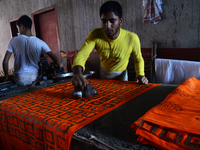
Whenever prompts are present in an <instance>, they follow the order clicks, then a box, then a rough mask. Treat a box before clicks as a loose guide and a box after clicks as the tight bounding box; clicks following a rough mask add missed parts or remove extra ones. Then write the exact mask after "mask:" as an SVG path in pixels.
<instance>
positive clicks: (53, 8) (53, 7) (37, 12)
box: [31, 5, 61, 59]
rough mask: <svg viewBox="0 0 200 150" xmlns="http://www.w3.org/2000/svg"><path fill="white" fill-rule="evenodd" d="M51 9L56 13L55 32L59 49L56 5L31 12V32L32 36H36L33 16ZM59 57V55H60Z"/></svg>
mask: <svg viewBox="0 0 200 150" xmlns="http://www.w3.org/2000/svg"><path fill="white" fill-rule="evenodd" d="M51 10H54V11H55V15H56V18H57V19H56V25H57V29H56V34H57V40H58V50H59V51H60V36H59V26H58V17H57V7H56V5H52V6H49V7H46V8H43V9H40V10H37V11H36V12H33V13H32V14H31V17H32V22H33V34H34V36H36V29H35V20H34V16H35V15H39V14H42V13H45V12H48V11H51ZM60 59H61V56H60Z"/></svg>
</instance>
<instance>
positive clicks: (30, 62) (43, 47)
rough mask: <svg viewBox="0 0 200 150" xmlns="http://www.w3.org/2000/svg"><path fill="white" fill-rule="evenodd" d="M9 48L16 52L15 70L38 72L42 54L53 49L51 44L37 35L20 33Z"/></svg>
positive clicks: (16, 71) (18, 71) (11, 41)
mask: <svg viewBox="0 0 200 150" xmlns="http://www.w3.org/2000/svg"><path fill="white" fill-rule="evenodd" d="M7 50H8V51H9V52H11V53H14V57H15V63H14V72H15V74H16V73H25V72H38V69H39V66H38V60H39V58H40V56H41V54H45V53H47V52H49V51H51V49H50V48H49V46H48V45H47V44H46V43H45V42H44V41H42V40H40V39H39V38H37V37H35V36H30V37H28V36H25V35H19V36H16V37H14V38H12V39H11V40H10V42H9V44H8V48H7Z"/></svg>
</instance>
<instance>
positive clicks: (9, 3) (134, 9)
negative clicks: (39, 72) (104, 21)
mask: <svg viewBox="0 0 200 150" xmlns="http://www.w3.org/2000/svg"><path fill="white" fill-rule="evenodd" d="M105 1H106V0H34V1H33V0H0V63H2V60H3V56H4V54H5V51H6V47H7V44H8V42H9V40H10V38H11V36H10V26H9V20H11V19H14V18H17V17H19V16H21V15H23V14H27V15H29V16H31V14H32V13H34V12H36V11H38V10H40V9H43V8H46V7H49V6H52V5H54V4H55V5H56V7H57V16H58V25H59V36H60V46H61V50H63V51H71V50H76V49H79V48H80V47H81V45H82V43H83V42H84V40H85V38H86V36H87V35H88V33H89V32H90V31H91V30H92V29H94V28H97V27H100V26H101V21H100V18H99V8H100V6H101V4H102V3H104V2H105ZM117 1H118V2H120V3H121V5H122V7H123V13H124V15H123V16H124V18H125V21H124V24H123V26H122V28H124V29H127V30H130V31H133V32H135V33H136V34H138V36H139V37H140V40H141V46H142V47H143V48H150V47H151V46H152V42H153V41H158V42H159V45H158V46H159V47H162V48H171V47H176V48H195V47H200V1H199V0H176V1H172V0H163V5H162V8H163V11H164V12H163V13H162V14H161V15H162V17H163V20H161V21H160V22H159V23H158V24H156V25H154V24H149V23H143V13H144V7H143V5H142V0H117ZM13 61H14V59H13V58H12V59H11V61H10V67H12V65H13ZM0 68H1V65H0Z"/></svg>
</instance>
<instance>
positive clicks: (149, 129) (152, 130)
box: [131, 77, 200, 150]
mask: <svg viewBox="0 0 200 150" xmlns="http://www.w3.org/2000/svg"><path fill="white" fill-rule="evenodd" d="M131 129H133V130H136V134H137V135H139V138H138V141H140V142H141V143H143V144H150V145H153V146H155V147H159V148H161V149H169V150H190V149H191V150H192V149H200V80H197V79H195V78H194V77H192V78H189V79H188V80H186V81H185V82H184V83H182V84H181V85H179V86H178V87H177V88H176V89H175V90H174V91H173V92H171V93H170V94H169V95H168V96H167V97H166V98H165V100H164V101H163V102H161V103H160V104H158V105H157V106H155V107H153V108H152V109H150V110H149V111H148V112H147V113H146V114H145V115H144V116H142V117H141V118H139V119H138V120H137V121H136V122H134V124H133V125H132V126H131Z"/></svg>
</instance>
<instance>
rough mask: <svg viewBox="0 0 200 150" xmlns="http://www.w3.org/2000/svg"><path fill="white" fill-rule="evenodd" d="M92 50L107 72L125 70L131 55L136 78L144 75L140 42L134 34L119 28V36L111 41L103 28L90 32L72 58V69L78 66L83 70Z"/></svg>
mask: <svg viewBox="0 0 200 150" xmlns="http://www.w3.org/2000/svg"><path fill="white" fill-rule="evenodd" d="M94 48H95V49H96V51H97V53H98V56H99V58H100V62H101V66H102V68H103V69H105V70H107V71H124V70H126V68H127V65H128V62H129V57H130V55H131V54H132V55H133V58H134V66H135V71H136V77H137V76H138V75H144V60H143V58H142V54H141V47H140V40H139V38H138V36H137V35H136V34H135V33H133V32H130V31H127V30H124V29H121V28H120V33H119V36H118V37H117V38H116V39H114V40H111V39H109V38H108V37H107V36H106V34H105V32H104V30H103V28H97V29H94V30H92V31H91V32H90V34H89V35H88V37H87V38H86V40H85V42H84V44H83V45H82V47H81V49H80V50H79V51H78V53H77V54H76V56H75V57H74V61H73V65H72V68H73V67H74V66H77V65H79V66H82V67H83V70H85V62H86V60H87V59H88V57H89V55H90V53H91V52H92V50H93V49H94Z"/></svg>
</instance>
